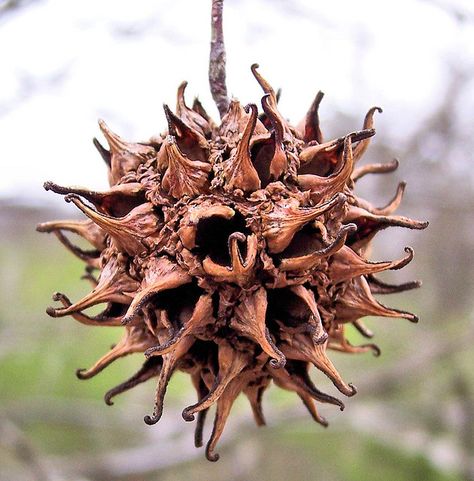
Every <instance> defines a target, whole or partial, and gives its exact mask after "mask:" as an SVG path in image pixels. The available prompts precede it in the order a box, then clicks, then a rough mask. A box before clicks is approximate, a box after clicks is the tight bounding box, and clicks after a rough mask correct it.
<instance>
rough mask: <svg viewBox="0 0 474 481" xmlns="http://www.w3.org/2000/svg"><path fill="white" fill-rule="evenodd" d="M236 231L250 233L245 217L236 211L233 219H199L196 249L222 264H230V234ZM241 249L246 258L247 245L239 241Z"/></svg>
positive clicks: (203, 255) (202, 254) (214, 217)
mask: <svg viewBox="0 0 474 481" xmlns="http://www.w3.org/2000/svg"><path fill="white" fill-rule="evenodd" d="M235 232H241V233H242V234H245V235H248V234H249V233H250V231H249V229H248V228H247V227H246V225H245V218H244V217H243V215H242V214H240V213H239V212H236V213H235V215H234V216H233V217H232V219H224V218H222V217H218V216H212V217H208V218H205V219H202V220H200V221H199V223H198V225H197V232H196V248H195V251H196V252H197V253H198V254H200V255H201V256H202V258H204V257H206V256H209V257H210V258H211V259H212V260H213V261H214V262H216V263H218V264H221V265H227V266H228V265H230V254H229V236H230V235H231V234H233V233H235ZM239 249H240V252H241V255H242V257H243V258H245V255H246V250H247V245H246V243H245V242H239Z"/></svg>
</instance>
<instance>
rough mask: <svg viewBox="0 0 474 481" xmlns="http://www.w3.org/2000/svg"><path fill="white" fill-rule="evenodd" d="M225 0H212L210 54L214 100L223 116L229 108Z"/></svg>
mask: <svg viewBox="0 0 474 481" xmlns="http://www.w3.org/2000/svg"><path fill="white" fill-rule="evenodd" d="M223 7H224V0H212V13H211V52H210V55H209V85H210V87H211V94H212V98H213V99H214V102H215V103H216V105H217V109H218V110H219V114H220V116H221V118H222V117H223V116H224V114H225V113H226V112H227V109H228V108H229V98H228V97H227V86H226V82H225V62H226V57H225V46H224V33H223V31H222V10H223Z"/></svg>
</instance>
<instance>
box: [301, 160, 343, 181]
mask: <svg viewBox="0 0 474 481" xmlns="http://www.w3.org/2000/svg"><path fill="white" fill-rule="evenodd" d="M340 164H341V161H340V160H336V159H332V158H331V157H329V155H326V156H323V155H319V158H318V157H316V158H315V159H313V160H310V161H309V162H306V163H304V164H301V166H300V168H299V169H298V174H299V175H304V174H313V175H319V176H320V177H329V176H330V175H332V174H334V172H337V170H338V169H339V167H340Z"/></svg>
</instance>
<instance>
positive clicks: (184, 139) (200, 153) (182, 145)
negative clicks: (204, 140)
mask: <svg viewBox="0 0 474 481" xmlns="http://www.w3.org/2000/svg"><path fill="white" fill-rule="evenodd" d="M176 143H177V144H178V148H179V150H180V151H181V153H182V154H184V155H185V156H186V157H187V158H188V159H189V160H199V161H201V162H207V154H206V151H205V150H204V149H202V148H201V147H200V146H199V143H198V142H197V140H195V139H194V138H192V137H190V136H187V135H185V136H181V137H177V139H176Z"/></svg>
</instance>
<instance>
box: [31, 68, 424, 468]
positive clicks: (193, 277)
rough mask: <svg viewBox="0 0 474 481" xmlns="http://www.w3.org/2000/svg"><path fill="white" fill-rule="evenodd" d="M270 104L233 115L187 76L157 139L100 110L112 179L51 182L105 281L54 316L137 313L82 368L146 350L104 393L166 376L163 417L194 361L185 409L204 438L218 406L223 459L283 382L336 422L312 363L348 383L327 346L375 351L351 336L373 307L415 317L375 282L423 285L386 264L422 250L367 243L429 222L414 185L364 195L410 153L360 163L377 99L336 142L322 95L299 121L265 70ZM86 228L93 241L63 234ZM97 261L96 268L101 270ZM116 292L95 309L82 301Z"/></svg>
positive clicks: (158, 400) (106, 321) (161, 381)
mask: <svg viewBox="0 0 474 481" xmlns="http://www.w3.org/2000/svg"><path fill="white" fill-rule="evenodd" d="M252 72H253V74H254V76H255V78H256V79H257V81H258V83H259V84H260V85H261V87H262V88H263V90H264V96H263V98H262V109H263V111H262V112H261V113H260V115H259V113H258V109H257V106H256V105H253V104H250V105H247V106H245V107H242V106H241V104H240V103H239V102H238V101H237V100H232V101H231V103H230V106H229V109H228V111H227V113H226V114H225V115H224V117H223V119H222V122H221V124H220V125H216V124H215V123H214V122H213V121H212V120H211V119H210V118H209V116H208V115H207V113H206V112H205V111H204V109H203V107H202V105H201V104H200V103H199V101H197V100H196V101H195V102H194V105H193V107H192V108H190V107H188V106H187V104H186V102H185V99H184V91H185V87H186V83H183V84H181V86H180V87H179V89H178V98H177V108H176V113H173V112H172V111H171V110H170V109H169V108H168V107H167V106H166V105H165V107H164V110H165V115H166V119H167V122H168V131H167V132H165V134H164V135H163V136H160V137H157V138H154V139H153V141H152V142H148V143H147V142H144V143H130V142H125V141H124V140H122V139H121V138H120V137H119V136H118V135H116V134H115V133H113V132H112V131H111V130H110V129H109V128H108V127H107V125H106V124H105V123H104V122H103V121H100V122H99V126H100V128H101V130H102V133H103V134H104V136H105V138H106V140H107V143H108V146H109V148H108V149H106V148H105V147H103V146H102V145H101V144H100V143H99V142H98V141H97V140H96V139H94V144H95V146H96V147H97V149H98V150H99V153H100V154H101V156H102V157H103V159H104V160H105V162H106V163H107V165H108V167H109V180H110V185H111V187H110V190H108V191H105V192H95V191H91V190H87V189H79V188H65V187H60V186H58V185H56V184H54V183H52V182H47V183H46V184H45V188H46V189H47V190H52V191H54V192H56V193H58V194H62V195H65V200H66V201H67V202H72V203H73V204H75V205H76V206H77V207H78V208H79V209H80V210H81V211H82V212H83V213H84V214H85V215H86V217H87V220H85V221H82V222H80V221H57V222H48V223H44V224H40V225H39V226H38V230H39V231H41V232H53V233H55V234H56V235H57V237H58V238H59V240H60V241H61V242H62V243H63V244H64V245H65V246H66V247H67V248H68V249H70V250H71V251H72V252H73V253H74V254H75V255H77V256H78V257H79V258H80V259H82V260H83V261H84V262H85V264H86V276H85V278H87V279H88V280H90V281H91V282H92V283H93V286H94V288H93V290H92V292H91V293H90V294H88V295H87V296H86V297H85V298H84V299H82V300H80V301H78V302H76V303H71V302H70V301H69V299H68V298H67V297H66V296H65V295H64V294H60V293H56V294H55V295H54V300H56V301H58V302H60V303H61V304H62V306H61V307H55V308H53V307H49V308H48V309H47V312H48V314H49V315H51V316H53V317H62V316H65V315H71V316H72V317H74V318H75V319H76V320H77V321H79V322H81V323H83V324H88V325H93V326H118V325H123V326H124V331H125V333H124V336H123V338H122V339H121V340H120V341H119V342H118V343H117V344H116V345H115V346H114V347H113V349H112V350H111V351H110V352H108V353H107V354H106V355H105V356H104V357H103V358H101V359H99V360H98V361H97V362H96V363H95V364H94V365H93V366H92V367H91V368H89V369H87V370H84V369H80V370H78V372H77V375H78V377H79V378H81V379H88V378H91V377H92V376H95V375H96V374H97V373H99V372H100V371H101V370H102V369H104V368H105V367H106V366H107V365H109V364H110V363H111V362H113V361H115V360H116V359H118V358H120V357H123V356H126V355H128V354H131V353H145V362H144V364H143V367H142V368H141V369H140V370H139V371H138V372H137V373H135V374H134V375H133V376H132V377H130V378H129V379H128V380H126V381H125V382H123V383H122V384H120V385H119V386H116V387H114V388H113V389H111V390H110V391H108V392H107V394H106V395H105V400H106V402H107V404H112V399H113V398H114V397H115V396H116V395H117V394H120V393H122V392H124V391H127V390H129V389H131V388H132V387H134V386H136V385H137V384H140V383H142V382H145V381H147V380H149V379H150V378H157V384H156V396H155V405H154V409H153V413H152V414H151V415H150V416H146V417H145V422H146V423H148V424H154V423H156V422H157V421H158V420H159V419H160V417H161V414H162V410H163V399H164V396H165V391H166V387H167V384H168V382H169V380H170V378H171V376H172V375H173V373H174V372H175V371H177V370H180V371H184V372H186V373H188V374H189V375H190V377H191V382H192V384H193V386H194V388H195V389H196V392H197V402H196V403H195V404H193V405H192V406H188V407H186V408H185V409H184V411H183V418H184V419H185V420H186V421H192V420H194V419H195V417H196V416H197V418H198V419H197V424H196V437H195V440H196V446H201V445H202V430H203V425H204V420H205V417H206V413H207V411H208V410H209V408H210V407H211V406H212V405H216V413H215V419H214V428H213V431H212V435H211V437H210V440H209V442H208V444H207V448H206V456H207V458H208V459H209V460H211V461H215V460H217V459H218V454H216V453H215V446H216V443H217V441H218V439H219V438H220V436H221V434H222V431H223V429H224V425H225V423H226V419H227V417H228V415H229V412H230V409H231V407H232V404H233V402H234V401H235V399H236V398H237V396H238V395H239V394H240V393H242V392H243V393H244V394H245V395H246V396H247V398H248V400H249V402H250V405H251V408H252V410H253V414H254V417H255V421H256V423H257V424H258V425H262V424H265V419H264V416H263V412H262V395H263V393H264V391H265V390H266V389H267V388H268V387H269V385H270V383H271V381H273V382H274V383H275V384H276V385H277V386H279V387H281V388H283V389H287V390H290V391H294V392H295V393H296V394H297V395H298V396H299V397H300V398H301V400H302V401H303V403H304V405H305V406H306V407H307V408H308V410H309V412H310V414H311V416H312V417H313V418H314V419H315V420H316V421H317V422H318V423H320V424H322V425H327V422H326V420H325V419H324V418H322V417H321V416H320V415H319V413H318V411H317V409H316V404H315V402H321V403H329V404H333V405H335V406H338V407H339V408H340V409H341V410H342V409H343V408H344V404H343V403H342V401H340V400H339V399H337V398H336V397H333V396H331V395H329V394H326V393H323V392H321V391H320V390H319V389H318V388H317V387H316V386H315V385H314V384H313V381H312V379H311V378H310V374H309V373H310V367H311V366H315V367H316V369H317V370H318V371H320V372H321V373H322V374H323V375H325V376H327V377H328V378H329V379H330V380H331V381H332V382H333V383H334V385H335V387H336V388H337V389H338V390H339V391H340V392H341V393H342V394H344V395H345V396H352V395H353V394H355V393H356V388H355V387H354V386H353V385H352V384H349V383H346V382H345V381H344V380H343V379H342V377H341V375H340V374H339V372H338V371H337V370H336V368H335V367H334V365H333V363H332V362H331V360H330V359H329V357H328V350H331V349H332V350H337V351H342V352H346V353H354V352H367V351H372V352H373V353H374V354H375V355H378V354H379V353H380V350H379V348H378V347H377V346H376V345H375V344H372V343H368V344H363V345H360V346H354V345H352V344H350V343H349V341H348V340H347V339H346V336H345V329H346V326H347V325H348V324H352V325H353V326H354V327H355V328H356V329H357V330H358V331H359V332H360V333H361V334H362V335H363V336H365V337H369V338H370V337H372V333H371V332H370V331H369V330H368V329H367V328H366V327H365V326H364V325H363V323H362V321H361V318H363V317H365V316H383V317H401V318H405V319H408V320H409V321H412V322H416V321H417V318H416V316H415V315H413V314H411V313H409V312H405V311H400V310H398V309H391V308H389V307H386V306H384V305H383V304H381V303H379V302H378V301H377V300H376V299H375V297H374V294H386V293H392V292H400V291H403V290H406V289H412V288H414V287H418V286H419V283H418V282H409V283H406V284H402V285H398V286H397V285H389V284H386V283H384V282H382V281H380V280H379V279H378V278H377V277H376V274H377V273H378V272H382V271H385V270H394V269H400V268H401V267H403V266H405V265H406V264H408V263H409V262H410V261H411V260H412V258H413V251H412V250H411V249H410V248H409V247H407V248H406V249H405V251H406V256H405V257H403V258H402V259H400V260H396V261H388V262H371V261H369V260H367V252H368V249H369V246H370V243H371V241H372V239H373V238H374V236H375V234H376V233H377V232H378V231H380V230H382V229H385V228H386V227H390V226H400V227H407V228H410V229H423V228H425V227H426V226H427V223H426V222H419V221H415V220H411V219H408V218H406V217H400V216H395V215H393V212H394V211H395V210H396V208H397V207H398V205H399V204H400V201H401V198H402V196H403V191H404V188H405V184H400V186H399V187H398V189H397V192H396V195H395V197H394V198H393V200H392V201H390V203H389V204H388V205H387V206H386V207H383V208H376V207H374V206H372V205H371V204H370V203H369V202H367V201H365V200H362V199H360V198H359V197H357V196H356V195H355V194H354V192H353V189H354V186H355V183H356V182H357V180H358V179H360V178H361V177H363V176H364V175H366V174H369V173H381V172H391V171H393V170H395V169H396V168H397V166H398V162H392V163H388V164H371V165H365V166H362V167H358V166H357V163H358V161H359V159H360V158H361V156H362V155H363V153H364V152H365V150H366V149H367V147H368V145H369V142H370V139H371V137H372V136H373V135H374V134H375V130H374V128H373V116H374V113H375V112H376V111H378V112H381V109H380V108H378V107H374V108H372V109H370V110H369V112H368V113H367V116H366V117H365V120H364V124H363V127H362V130H359V131H354V132H351V133H349V134H347V135H346V136H344V137H340V138H337V139H335V140H331V141H325V140H324V139H323V136H322V133H321V129H320V125H319V117H318V107H319V104H320V102H321V99H322V96H323V94H322V93H321V92H319V93H318V94H317V95H316V98H315V99H314V102H313V104H312V105H311V107H310V109H309V111H308V114H307V115H306V117H305V118H304V119H303V121H302V122H301V123H300V124H298V126H297V127H293V126H291V125H290V124H289V123H288V122H287V121H286V120H285V118H284V117H283V116H282V115H281V114H280V112H279V111H278V107H277V96H276V94H275V92H274V90H273V88H272V87H271V86H270V84H269V83H268V82H267V81H266V80H265V79H264V78H263V77H262V76H261V74H260V73H259V71H258V66H257V65H253V66H252ZM67 232H72V233H75V234H78V235H80V236H82V237H84V238H85V239H86V240H87V241H89V242H90V243H91V245H92V247H93V248H92V249H91V250H88V251H84V250H82V249H80V248H79V247H77V246H75V245H73V244H72V242H71V241H70V240H69V239H68V237H67V236H66V235H65V233H67ZM96 271H97V277H95V275H94V272H96ZM96 304H105V309H104V310H103V312H102V313H100V314H98V315H96V316H94V317H90V316H88V315H87V314H85V313H84V312H83V311H84V309H86V308H88V307H90V306H94V305H96Z"/></svg>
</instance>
